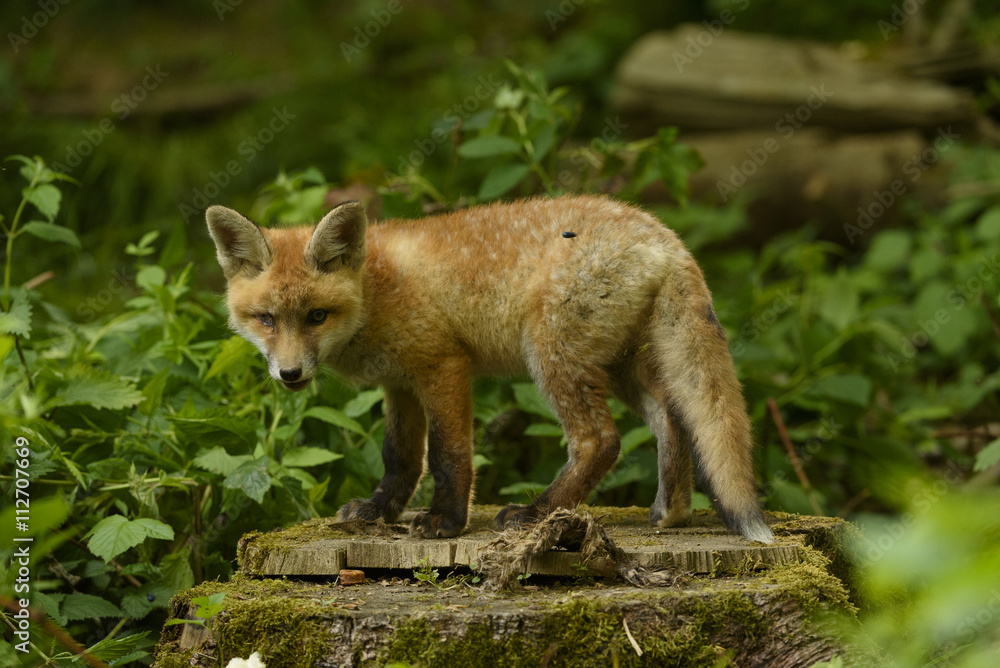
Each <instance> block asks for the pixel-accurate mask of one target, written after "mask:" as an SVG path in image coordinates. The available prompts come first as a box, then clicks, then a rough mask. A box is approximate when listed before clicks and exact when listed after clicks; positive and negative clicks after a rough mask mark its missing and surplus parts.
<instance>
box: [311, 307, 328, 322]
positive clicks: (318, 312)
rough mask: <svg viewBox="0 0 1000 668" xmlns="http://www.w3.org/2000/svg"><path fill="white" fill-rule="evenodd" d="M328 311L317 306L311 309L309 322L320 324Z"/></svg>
mask: <svg viewBox="0 0 1000 668" xmlns="http://www.w3.org/2000/svg"><path fill="white" fill-rule="evenodd" d="M326 314H327V311H326V310H325V309H321V308H317V309H313V310H312V311H309V324H310V325H318V324H320V323H321V322H323V321H324V320H326Z"/></svg>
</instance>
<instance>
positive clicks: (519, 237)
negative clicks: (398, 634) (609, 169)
mask: <svg viewBox="0 0 1000 668" xmlns="http://www.w3.org/2000/svg"><path fill="white" fill-rule="evenodd" d="M206 218H207V222H208V228H209V232H210V233H211V235H212V239H213V240H214V241H215V244H216V247H217V250H218V257H219V263H220V264H221V265H222V270H223V272H224V273H225V275H226V279H227V282H228V290H227V303H228V307H229V313H230V323H231V326H232V327H233V329H234V330H236V332H238V333H239V334H241V335H242V336H244V337H245V338H246V339H248V340H249V341H251V342H252V343H253V344H254V345H256V346H257V347H258V348H259V349H260V351H261V352H262V353H263V354H264V356H265V357H266V358H267V366H268V371H269V372H270V374H271V376H272V377H273V378H274V379H275V380H277V381H280V382H281V383H282V384H283V385H284V386H285V387H286V388H288V389H289V390H292V391H300V390H302V389H304V388H305V387H306V386H307V385H309V383H310V382H311V381H312V379H313V378H314V377H315V375H316V371H317V368H318V366H319V365H320V364H328V365H330V366H331V367H333V368H334V369H335V370H336V371H338V372H339V373H340V374H342V375H343V376H345V377H347V378H348V379H352V380H354V381H356V382H360V383H364V384H379V385H381V386H382V387H383V388H384V390H385V410H386V426H385V441H384V444H383V446H382V456H383V459H384V460H385V477H384V478H383V479H382V482H381V483H380V484H379V485H378V488H377V489H376V490H375V492H374V493H373V494H372V496H371V498H369V499H355V500H353V501H351V502H349V503H347V504H346V505H345V506H343V507H342V508H341V509H340V511H339V513H338V517H339V518H341V519H342V520H349V519H365V520H375V519H378V518H380V517H381V518H383V519H385V520H386V521H387V522H393V521H395V520H396V519H397V518H398V517H399V515H400V513H401V512H402V511H403V510H404V509H405V508H406V505H407V504H408V503H409V501H410V498H411V496H412V495H413V492H414V490H415V489H416V487H417V483H418V482H419V481H420V478H421V477H422V476H423V474H424V462H425V459H426V465H427V468H428V469H429V470H430V473H431V475H432V476H433V477H434V496H433V499H432V501H431V505H430V508H429V509H428V510H427V511H426V512H421V513H419V514H417V516H416V517H415V518H414V519H413V522H412V524H411V525H410V531H411V533H412V534H414V535H416V536H423V537H427V538H435V537H449V536H455V535H457V534H459V533H461V532H462V530H463V529H464V528H465V526H466V522H467V518H468V511H469V505H470V503H471V501H472V489H473V478H474V472H473V466H472V450H473V448H472V440H473V438H472V434H473V424H472V423H473V407H472V378H473V376H474V375H476V374H523V373H528V374H530V375H531V377H532V378H533V379H534V381H535V382H536V383H537V384H538V386H539V388H540V389H541V390H542V392H543V393H544V394H545V396H546V397H547V398H548V400H549V403H550V404H551V406H552V408H553V410H554V411H555V413H556V415H557V416H558V417H559V420H560V422H561V423H562V427H563V429H564V431H565V433H566V438H567V440H568V442H569V448H568V449H569V462H568V463H567V464H566V466H565V467H564V468H563V470H562V471H561V472H560V473H559V475H558V477H556V479H555V481H554V482H553V483H552V484H551V485H550V486H549V487H548V489H546V490H545V491H544V492H543V493H542V494H541V495H539V497H538V498H537V499H535V501H534V502H532V503H531V504H530V505H527V506H522V505H509V506H507V507H506V508H504V510H503V511H502V512H500V514H499V515H498V516H497V518H496V521H497V525H498V526H499V527H500V528H503V527H505V526H508V525H516V524H520V523H530V522H531V521H533V520H536V519H538V518H541V517H544V516H545V515H546V514H547V513H548V512H550V511H551V510H554V509H556V508H573V507H575V506H576V505H577V504H579V503H580V502H582V501H583V500H584V499H586V498H587V495H588V494H590V492H591V491H592V490H593V489H594V487H595V486H596V485H597V483H598V482H599V481H600V480H601V479H602V478H603V477H604V475H605V474H606V473H607V472H608V471H609V470H610V469H611V467H612V466H613V465H614V464H615V461H616V459H617V457H618V452H619V434H618V431H617V429H616V428H615V423H614V420H613V419H612V416H611V412H610V411H609V409H608V404H607V402H606V399H607V398H608V396H609V395H614V396H616V397H618V398H619V399H620V400H621V401H623V402H624V403H625V404H626V405H627V406H629V407H630V408H631V409H632V410H633V411H635V412H636V414H638V415H641V416H642V417H643V418H644V420H645V421H646V422H647V424H648V425H649V427H650V429H651V430H652V431H653V433H654V434H655V436H656V439H657V442H658V448H659V449H658V458H657V459H658V469H659V491H658V493H657V496H656V500H655V502H654V503H653V506H652V508H651V510H650V521H651V523H652V524H654V525H657V526H673V525H677V524H683V523H684V522H685V521H686V520H687V519H688V517H689V516H690V514H691V487H692V474H691V468H692V466H691V456H692V452H693V454H694V458H695V460H696V461H697V463H698V465H699V468H700V471H701V472H702V474H703V476H704V478H705V480H706V482H707V484H708V486H709V488H710V491H711V495H712V497H713V498H714V500H715V505H716V508H717V510H718V512H719V514H720V516H721V517H722V519H723V520H724V522H725V524H726V526H727V527H728V528H729V529H730V530H731V531H733V532H734V533H739V534H742V535H743V536H745V537H746V538H748V539H751V540H758V541H762V542H770V541H771V540H772V539H773V536H772V534H771V530H770V529H769V528H768V526H767V524H766V523H765V521H764V516H763V513H762V512H761V510H760V507H759V505H758V502H757V496H756V491H755V488H754V474H753V464H752V448H753V443H752V440H751V430H750V421H749V419H748V417H747V413H746V406H745V403H744V400H743V395H742V389H741V387H740V384H739V381H738V380H737V378H736V373H735V370H734V368H733V361H732V357H731V356H730V354H729V346H728V343H727V340H726V335H725V332H724V331H723V329H722V327H721V326H720V325H719V321H718V319H717V318H716V315H715V312H714V310H713V309H712V298H711V295H710V293H709V291H708V288H707V287H706V285H705V279H704V277H703V276H702V273H701V270H700V269H699V268H698V265H697V264H696V263H695V260H694V258H693V257H692V256H691V254H690V253H689V252H688V251H687V249H686V248H685V247H684V245H683V244H682V243H681V241H680V239H678V237H677V235H676V234H675V233H674V232H673V231H671V230H669V229H667V228H666V227H664V226H663V225H662V224H661V223H660V221H659V220H657V219H656V218H654V217H653V216H652V215H650V214H649V213H646V212H644V211H642V210H640V209H638V208H635V207H633V206H630V205H627V204H624V203H621V202H618V201H616V200H613V199H610V198H606V197H595V196H585V197H561V198H558V199H529V200H523V201H519V202H515V203H511V204H492V205H489V206H482V207H477V208H473V209H468V210H466V211H460V212H457V213H452V214H447V215H442V216H435V217H433V218H425V219H422V220H412V221H393V222H384V223H381V224H376V225H369V224H368V221H367V218H366V216H365V212H364V209H363V208H362V206H361V205H360V204H359V203H357V202H345V203H343V204H341V205H339V206H337V207H336V208H335V209H333V210H332V211H330V212H329V213H328V214H327V215H326V216H325V217H324V218H323V219H322V220H321V221H320V222H319V224H317V225H316V226H314V227H308V226H307V227H296V228H286V229H265V228H261V227H258V226H257V225H256V224H255V223H253V222H251V221H250V220H248V219H247V218H244V217H243V216H241V215H240V214H239V213H237V212H235V211H232V210H231V209H227V208H225V207H222V206H212V207H209V209H208V211H207V212H206Z"/></svg>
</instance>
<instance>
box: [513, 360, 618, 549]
mask: <svg viewBox="0 0 1000 668" xmlns="http://www.w3.org/2000/svg"><path fill="white" fill-rule="evenodd" d="M540 367H541V368H540V369H539V371H540V373H537V374H534V375H535V381H536V382H537V383H538V385H539V388H540V389H541V390H542V391H543V392H544V393H545V394H546V395H547V396H548V398H549V402H550V403H551V405H552V408H553V410H554V411H555V413H556V415H557V417H558V418H559V420H560V422H561V423H562V426H563V430H564V432H565V434H566V439H567V441H568V442H569V447H568V450H569V461H568V462H567V464H566V466H565V467H563V469H562V471H561V472H560V473H559V475H558V476H557V477H556V479H555V480H554V481H553V482H552V484H551V485H549V486H548V488H546V490H545V491H544V492H542V493H541V494H540V495H539V497H538V498H537V499H535V500H534V501H533V502H532V503H531V504H529V505H527V506H521V505H516V504H511V505H509V506H507V507H506V508H504V509H503V510H502V511H501V512H500V514H498V515H497V518H496V523H497V526H498V527H499V528H500V529H503V528H505V527H506V526H509V525H519V524H524V523H530V522H533V521H534V520H536V519H540V518H542V517H544V516H545V515H547V514H548V513H549V512H551V511H552V510H555V509H556V508H575V507H576V506H577V504H579V503H581V502H582V501H584V500H585V499H586V498H587V496H588V495H589V494H590V492H591V491H593V489H594V488H595V487H596V486H597V483H599V482H600V481H601V479H602V478H603V477H604V476H605V474H606V473H607V472H608V471H609V470H610V469H611V467H612V466H614V464H615V462H616V461H617V459H618V452H619V450H620V440H621V439H620V438H619V435H618V429H617V427H616V426H615V422H614V418H613V417H612V415H611V410H610V409H609V408H608V404H607V401H606V398H607V396H608V391H607V387H608V377H607V373H606V372H605V371H604V370H603V369H599V368H585V367H576V368H573V367H570V366H568V365H565V364H551V365H550V364H546V363H542V364H540Z"/></svg>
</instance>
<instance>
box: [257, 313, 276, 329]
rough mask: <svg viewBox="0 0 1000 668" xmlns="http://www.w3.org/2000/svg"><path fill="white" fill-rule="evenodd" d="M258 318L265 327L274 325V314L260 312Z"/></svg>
mask: <svg viewBox="0 0 1000 668" xmlns="http://www.w3.org/2000/svg"><path fill="white" fill-rule="evenodd" d="M257 319H258V320H260V324H262V325H264V326H265V327H274V316H273V315H271V314H270V313H258V314H257Z"/></svg>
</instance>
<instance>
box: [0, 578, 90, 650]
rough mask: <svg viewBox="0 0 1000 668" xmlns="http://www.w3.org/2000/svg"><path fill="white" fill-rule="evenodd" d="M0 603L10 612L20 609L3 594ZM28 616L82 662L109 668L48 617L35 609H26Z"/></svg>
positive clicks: (0, 595) (0, 596)
mask: <svg viewBox="0 0 1000 668" xmlns="http://www.w3.org/2000/svg"><path fill="white" fill-rule="evenodd" d="M0 603H2V604H3V607H5V608H7V609H8V610H10V611H12V612H19V611H20V610H21V609H22V608H21V606H19V605H18V604H17V603H15V602H14V601H13V600H12V599H10V598H8V597H7V596H6V595H4V594H0ZM28 616H29V617H30V618H31V619H32V621H34V622H35V623H37V624H40V625H41V627H42V629H44V630H45V631H46V632H47V633H48V634H49V635H51V636H52V637H53V638H55V639H56V640H57V641H58V642H59V644H61V645H62V646H63V647H66V648H68V649H69V650H70V651H71V652H73V653H74V654H76V655H77V656H79V657H82V658H83V660H84V661H86V662H87V663H89V664H90V665H91V666H93V667H94V668H109V666H108V664H106V663H104V662H103V661H101V660H100V659H98V658H97V657H96V656H94V655H93V654H91V653H90V652H88V651H87V648H86V647H84V646H83V645H81V644H80V643H78V642H77V641H76V640H74V639H73V637H72V636H70V635H69V634H68V633H66V632H65V631H63V630H62V629H61V628H59V627H58V626H55V625H54V624H52V623H51V622H49V620H48V617H46V616H45V615H44V614H43V613H41V612H39V611H38V610H36V609H35V608H28Z"/></svg>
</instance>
